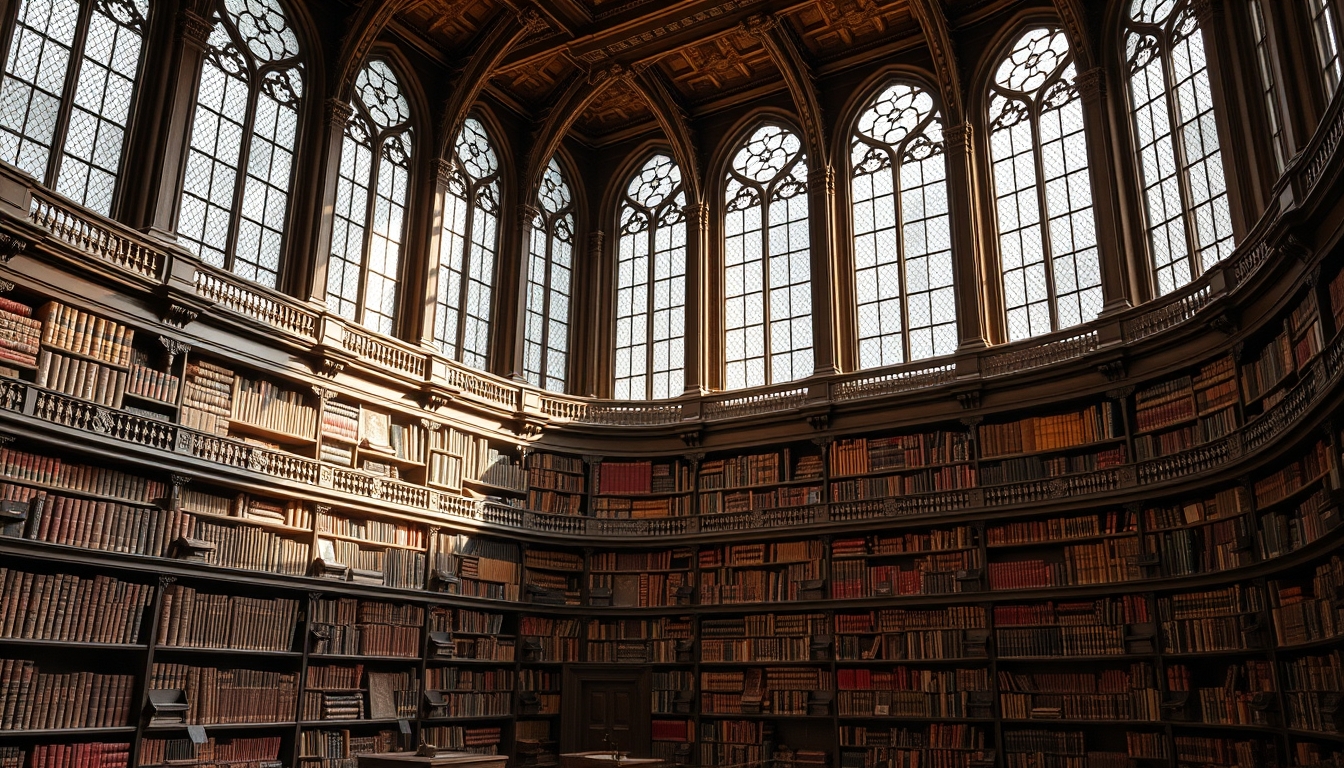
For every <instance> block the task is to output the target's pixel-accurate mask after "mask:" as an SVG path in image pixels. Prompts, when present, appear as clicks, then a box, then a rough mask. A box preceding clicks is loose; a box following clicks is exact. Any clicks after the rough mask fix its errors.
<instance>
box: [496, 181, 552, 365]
mask: <svg viewBox="0 0 1344 768" xmlns="http://www.w3.org/2000/svg"><path fill="white" fill-rule="evenodd" d="M540 214H541V212H540V211H539V210H537V208H536V206H533V205H530V204H528V203H521V204H519V206H518V209H517V213H515V214H514V215H515V216H516V217H517V220H516V221H515V222H514V227H515V231H516V232H517V233H518V234H517V238H518V239H517V241H516V242H517V248H515V249H514V252H515V253H517V254H518V259H517V261H516V262H515V267H516V270H517V271H516V272H515V273H514V274H512V275H507V276H506V274H505V272H504V271H503V270H501V274H500V281H499V285H500V286H503V287H505V288H507V287H508V286H510V285H511V286H513V290H512V291H509V290H504V291H496V292H495V302H496V304H497V305H498V307H499V315H498V316H499V318H500V319H501V320H504V319H507V320H508V321H509V323H510V325H509V326H508V327H505V328H500V329H499V330H500V332H499V334H497V335H496V337H495V338H496V339H497V342H496V344H497V347H496V351H497V352H498V355H499V359H500V360H507V361H509V362H508V366H507V367H508V370H507V374H508V376H509V377H510V378H512V379H514V380H515V381H525V380H526V378H527V377H526V376H525V375H524V373H523V337H524V335H525V334H526V332H527V266H528V261H529V259H530V251H531V248H532V220H533V219H535V218H536V217H537V216H539V215H540ZM509 277H511V278H512V279H511V280H510V279H508V278H509Z"/></svg>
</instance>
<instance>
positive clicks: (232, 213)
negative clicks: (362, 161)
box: [177, 0, 303, 288]
mask: <svg viewBox="0 0 1344 768" xmlns="http://www.w3.org/2000/svg"><path fill="white" fill-rule="evenodd" d="M212 20H213V22H214V31H212V32H211V33H210V39H209V42H208V43H207V44H206V49H205V60H204V62H203V63H202V64H201V82H200V86H199V87H198V88H197V91H196V113H195V116H194V117H193V118H192V123H191V147H190V149H189V151H188V153H187V166H186V172H185V174H184V176H183V181H182V200H181V205H180V208H179V210H178V216H177V237H178V241H179V242H181V243H182V245H183V246H185V247H186V248H187V249H188V250H190V251H191V252H192V253H195V254H196V255H197V256H200V258H201V261H204V262H205V263H207V264H212V265H214V266H216V267H222V268H224V269H227V270H229V271H231V272H233V273H234V274H236V275H239V276H240V277H244V278H247V279H248V280H252V281H255V282H257V283H260V284H262V285H265V286H267V287H271V288H274V287H275V285H276V283H277V282H278V280H279V278H280V253H281V249H282V247H283V243H284V239H285V221H286V218H287V216H288V211H289V187H290V184H291V183H292V181H293V173H294V153H295V149H296V147H297V146H298V132H299V103H300V100H301V99H302V98H303V63H302V62H301V61H300V60H299V39H298V37H297V36H296V35H295V34H294V29H293V27H292V26H291V25H290V23H289V20H288V19H286V18H285V12H284V9H283V8H282V7H281V6H280V3H279V2H278V0H247V2H236V1H230V0H216V2H215V12H214V14H213V16H212Z"/></svg>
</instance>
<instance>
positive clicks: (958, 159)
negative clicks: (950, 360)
mask: <svg viewBox="0 0 1344 768" xmlns="http://www.w3.org/2000/svg"><path fill="white" fill-rule="evenodd" d="M973 135H974V130H973V128H972V127H971V124H970V123H961V124H960V125H950V126H948V127H947V128H945V129H943V146H944V147H946V151H947V194H948V198H949V199H948V217H949V218H950V219H951V225H952V281H953V287H954V288H955V290H954V294H955V295H956V297H957V333H958V338H957V351H958V352H974V351H976V350H979V349H984V348H985V347H986V346H988V343H987V341H986V323H985V320H986V318H985V313H986V310H987V308H986V305H985V297H986V292H985V285H984V278H983V274H984V273H983V272H982V271H981V268H980V263H981V254H980V237H979V232H978V230H979V227H980V225H979V216H978V213H979V210H980V208H979V187H978V186H977V185H976V177H975V168H974V165H973V164H974V162H975V158H974V155H973V154H972V152H971V139H972V136H973Z"/></svg>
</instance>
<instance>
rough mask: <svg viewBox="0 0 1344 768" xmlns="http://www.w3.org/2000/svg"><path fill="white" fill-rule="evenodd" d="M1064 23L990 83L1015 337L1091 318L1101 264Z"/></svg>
mask: <svg viewBox="0 0 1344 768" xmlns="http://www.w3.org/2000/svg"><path fill="white" fill-rule="evenodd" d="M1076 75H1077V72H1076V71H1075V70H1074V63H1073V53H1072V52H1071V51H1070V50H1069V43H1068V40H1067V39H1066V38H1065V36H1064V31H1063V30H1061V29H1054V28H1036V29H1031V30H1028V31H1027V32H1026V33H1024V34H1023V35H1022V36H1021V37H1019V38H1018V39H1017V42H1015V43H1013V45H1012V47H1011V48H1010V49H1009V51H1008V54H1007V55H1006V56H1005V57H1004V59H1003V61H1002V62H1000V64H999V66H998V69H997V70H995V72H994V78H993V82H991V83H990V86H989V93H990V97H989V146H990V156H991V159H992V161H993V174H994V195H995V201H996V203H997V213H998V229H999V262H1000V268H1001V269H1002V271H1003V295H1004V308H1005V310H1006V311H1007V320H1008V339H1009V340H1010V341H1017V340H1018V339H1025V338H1029V337H1031V336H1036V335H1039V334H1042V333H1049V332H1050V331H1053V330H1059V329H1061V328H1068V327H1070V326H1074V325H1077V324H1079V323H1085V322H1087V321H1089V320H1092V319H1093V318H1095V317H1096V316H1097V314H1098V313H1099V312H1100V311H1101V304H1102V295H1101V264H1100V261H1099V258H1098V254H1097V227H1096V219H1095V216H1094V215H1093V211H1092V178H1091V173H1090V171H1089V169H1088V165H1087V137H1086V136H1085V135H1084V131H1083V106H1082V102H1081V100H1080V99H1079V96H1078V89H1077V87H1076V86H1075V84H1074V78H1075V77H1076Z"/></svg>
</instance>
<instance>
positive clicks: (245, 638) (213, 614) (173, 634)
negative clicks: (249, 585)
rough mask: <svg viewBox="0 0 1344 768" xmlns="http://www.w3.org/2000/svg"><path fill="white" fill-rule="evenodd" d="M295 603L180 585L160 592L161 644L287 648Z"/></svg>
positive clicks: (296, 617)
mask: <svg viewBox="0 0 1344 768" xmlns="http://www.w3.org/2000/svg"><path fill="white" fill-rule="evenodd" d="M299 613H300V608H299V601H297V600H290V599H286V598H269V599H268V598H255V597H241V596H236V595H212V594H204V593H200V592H197V591H196V590H195V589H193V588H191V587H188V586H185V585H182V584H170V585H169V586H168V587H167V588H165V589H164V590H163V607H162V609H161V611H160V614H159V629H158V638H159V640H158V641H159V644H160V645H165V646H169V647H176V648H228V649H232V650H247V651H289V650H291V649H292V647H293V643H294V632H295V628H296V627H297V626H298V621H299Z"/></svg>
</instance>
